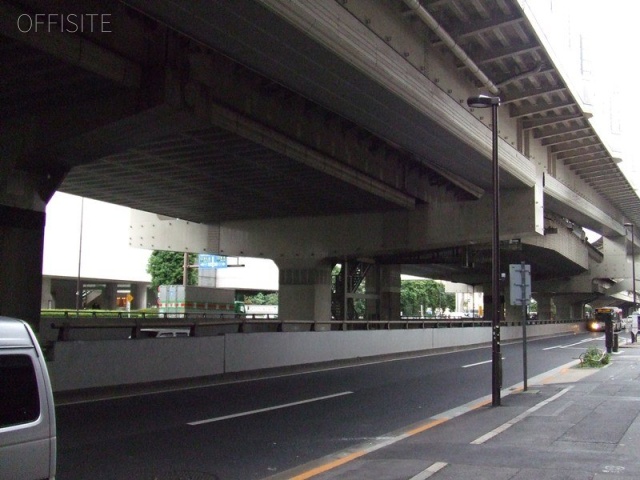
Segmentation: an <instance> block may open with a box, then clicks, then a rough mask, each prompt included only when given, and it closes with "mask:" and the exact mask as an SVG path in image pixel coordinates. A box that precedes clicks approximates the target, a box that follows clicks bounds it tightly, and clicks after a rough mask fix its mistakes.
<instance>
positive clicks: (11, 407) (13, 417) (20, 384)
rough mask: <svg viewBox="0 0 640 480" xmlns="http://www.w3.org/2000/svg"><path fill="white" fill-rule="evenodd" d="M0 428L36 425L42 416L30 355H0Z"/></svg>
mask: <svg viewBox="0 0 640 480" xmlns="http://www.w3.org/2000/svg"><path fill="white" fill-rule="evenodd" d="M0 392H2V408H0V428H3V427H8V426H10V425H18V424H20V423H28V422H33V421H35V420H37V419H38V417H39V416H40V399H39V397H38V381H37V379H36V372H35V370H34V368H33V362H32V361H31V357H29V356H28V355H0Z"/></svg>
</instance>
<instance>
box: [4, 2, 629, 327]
mask: <svg viewBox="0 0 640 480" xmlns="http://www.w3.org/2000/svg"><path fill="white" fill-rule="evenodd" d="M528 10H529V8H528V6H527V4H526V2H524V1H517V0H505V1H502V2H493V1H489V0H476V1H474V2H466V1H461V0H438V1H422V2H418V1H412V0H394V1H374V0H349V1H330V0H324V1H319V2H290V1H278V0H218V1H216V2H213V3H204V2H193V3H186V4H180V3H175V2H169V1H162V0H160V1H157V2H143V1H138V0H128V1H124V2H116V1H107V2H101V3H100V4H98V5H97V4H94V3H93V2H90V1H88V0H86V1H82V2H53V1H46V0H28V1H23V2H11V1H3V2H0V19H1V21H2V27H1V32H0V34H1V35H0V40H1V41H2V48H1V49H0V55H2V57H1V61H2V64H3V65H6V66H7V68H6V69H5V71H6V72H7V80H6V82H5V84H4V85H5V87H4V88H3V89H2V102H1V106H0V109H1V112H2V116H3V124H4V125H5V127H4V128H3V129H2V132H0V138H1V139H2V143H1V144H2V148H3V155H2V157H1V160H0V162H1V163H0V165H1V169H0V172H1V173H0V209H1V210H2V215H1V217H2V221H0V225H1V226H0V228H1V229H2V243H1V244H0V255H1V259H2V261H1V262H0V277H1V278H2V282H3V288H2V289H0V314H4V315H13V316H18V317H22V318H26V319H28V320H30V321H31V322H32V323H34V325H37V323H38V320H37V319H38V317H39V305H40V292H39V289H40V286H39V278H40V275H41V263H42V236H43V228H44V221H45V218H44V208H45V205H46V203H47V201H48V200H49V198H50V197H51V195H52V194H53V193H54V192H55V191H56V190H60V191H64V192H68V193H72V194H76V195H81V196H86V197H90V198H95V199H98V200H103V201H107V202H112V203H117V204H120V205H126V206H129V207H132V208H134V209H137V210H138V211H139V212H138V213H136V214H135V215H134V217H133V218H132V234H131V244H132V245H134V246H139V247H143V248H154V249H168V250H177V251H190V252H196V253H202V252H213V253H220V254H227V255H244V256H256V257H265V258H272V259H274V260H275V261H276V263H277V264H278V266H279V268H280V272H281V273H280V301H281V305H280V315H282V316H283V317H284V318H298V319H326V318H330V317H331V316H332V315H333V316H338V317H342V316H348V315H350V312H349V309H350V301H352V300H353V299H354V298H355V297H356V296H357V295H358V294H357V293H356V292H355V286H357V284H359V283H360V281H361V280H362V279H363V278H365V277H366V286H367V292H366V294H364V295H363V298H366V299H367V301H368V302H367V315H368V316H371V317H379V318H393V317H397V316H399V282H400V280H399V278H400V277H399V275H400V272H406V273H412V274H416V275H425V276H429V277H433V278H441V279H448V280H456V281H461V282H464V283H469V284H474V285H479V286H482V285H487V284H488V283H489V271H490V255H489V254H488V252H489V251H490V238H491V195H490V192H491V189H492V184H491V150H492V143H491V125H490V124H489V122H490V118H489V117H490V116H489V115H487V114H486V113H485V111H483V110H474V109H470V108H468V107H467V105H466V99H467V98H468V97H469V96H471V95H476V94H477V93H479V92H490V93H492V94H494V95H499V96H500V97H501V99H502V106H501V107H500V115H499V125H498V129H499V160H500V168H501V183H500V188H501V196H502V212H501V215H502V221H501V239H502V241H503V242H504V245H505V248H504V249H503V251H502V257H503V264H504V265H507V264H508V263H512V262H520V261H527V262H528V263H531V264H532V272H533V279H534V292H535V296H536V299H537V300H538V301H539V304H540V308H541V313H542V314H543V315H549V314H550V305H551V299H552V298H553V299H554V302H555V305H556V308H557V311H558V314H559V315H560V314H561V315H564V316H567V317H570V316H573V317H577V316H579V314H580V312H579V308H580V306H581V305H582V304H583V303H584V302H585V301H598V299H601V300H602V301H604V302H611V301H612V295H615V296H617V297H620V298H621V299H622V301H625V300H626V301H628V300H629V298H630V296H629V294H628V291H629V290H630V288H631V282H630V278H629V274H630V271H631V268H630V265H629V264H628V258H629V257H628V253H629V251H630V242H629V239H628V238H627V231H626V229H625V227H624V223H626V222H630V223H633V224H634V225H637V224H638V223H639V222H640V201H639V199H638V197H637V194H636V193H635V191H634V190H633V188H632V187H631V185H630V184H629V182H628V181H627V179H626V178H625V177H624V175H623V174H622V172H621V171H620V169H619V166H618V162H619V159H617V158H615V156H614V153H613V152H611V151H610V150H609V149H608V148H607V146H606V144H605V142H604V141H603V140H602V138H601V136H600V135H599V133H598V132H596V131H595V129H594V128H593V126H592V124H591V123H590V121H589V118H590V116H591V114H590V112H589V109H588V106H586V105H584V104H583V103H582V101H581V96H580V93H579V91H578V89H576V88H575V87H573V86H572V84H571V83H570V82H569V80H568V79H566V78H565V77H564V76H563V73H562V72H561V71H560V70H559V68H558V67H559V66H560V65H559V62H558V60H557V59H556V58H555V57H554V55H553V52H552V50H551V49H549V48H548V45H547V44H546V43H545V37H544V36H543V35H542V34H541V33H540V30H539V29H538V26H537V24H536V23H535V20H533V19H531V18H530V17H529V16H528ZM89 15H100V17H89ZM97 18H99V19H100V20H101V22H100V23H92V22H90V20H91V19H93V20H96V19H97ZM79 19H83V20H84V23H83V24H82V28H80V27H78V26H77V25H78V21H79ZM71 20H73V21H74V22H75V23H74V22H72V21H71ZM73 25H76V27H73ZM582 227H585V228H589V229H591V230H593V231H596V232H598V233H600V234H602V235H603V239H602V242H601V248H594V247H593V246H591V245H590V244H589V243H588V242H586V241H585V239H584V233H583V231H582ZM336 263H341V264H343V265H345V266H346V267H348V268H343V269H342V277H343V278H342V280H340V279H338V283H337V284H334V285H338V286H337V287H335V286H334V288H333V291H332V283H331V268H332V266H333V265H335V264H336ZM490 302H491V299H489V298H487V299H485V304H488V303H490ZM507 303H508V302H507Z"/></svg>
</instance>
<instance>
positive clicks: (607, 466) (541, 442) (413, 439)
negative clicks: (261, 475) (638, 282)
mask: <svg viewBox="0 0 640 480" xmlns="http://www.w3.org/2000/svg"><path fill="white" fill-rule="evenodd" d="M639 414H640V345H639V344H626V345H621V346H620V348H619V352H617V353H615V354H613V355H612V362H611V363H610V364H609V365H608V366H606V367H604V368H601V369H578V368H572V367H570V366H567V367H565V368H561V369H558V370H556V371H554V372H549V373H547V374H546V375H541V376H540V377H536V378H534V379H530V380H529V382H528V390H527V391H526V392H523V391H518V392H515V393H511V394H507V392H504V393H503V396H502V398H501V406H499V407H492V406H491V398H487V399H483V401H481V402H479V403H476V404H474V405H467V406H464V407H462V408H458V409H454V410H451V411H449V412H445V413H443V414H442V415H438V416H436V417H432V418H431V419H427V420H426V421H425V422H423V423H422V424H418V425H414V426H412V427H409V428H407V429H404V430H403V431H401V432H394V433H392V434H391V435H389V436H387V437H385V438H384V439H380V440H379V441H378V442H377V443H370V444H365V445H360V446H359V447H358V448H354V449H351V450H348V451H343V452H340V453H339V454H336V455H335V456H331V457H327V458H323V459H320V460H318V461H317V462H313V463H311V464H307V465H303V466H301V467H299V468H296V469H293V470H290V471H288V472H283V473H281V474H278V475H275V476H273V477H270V480H284V479H295V480H304V479H307V478H312V479H313V480H365V479H366V480H425V479H427V478H430V479H432V480H484V479H487V480H503V479H504V480H507V479H508V480H560V479H563V480H564V479H566V480H594V479H613V478H615V479H618V480H623V479H638V478H640V416H639Z"/></svg>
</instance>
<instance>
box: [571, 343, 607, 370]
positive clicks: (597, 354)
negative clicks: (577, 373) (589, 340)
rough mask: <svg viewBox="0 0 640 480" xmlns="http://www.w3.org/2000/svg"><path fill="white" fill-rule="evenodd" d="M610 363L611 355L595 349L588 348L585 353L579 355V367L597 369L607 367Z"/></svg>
mask: <svg viewBox="0 0 640 480" xmlns="http://www.w3.org/2000/svg"><path fill="white" fill-rule="evenodd" d="M610 361H611V355H609V354H608V353H605V352H603V351H602V350H600V349H599V348H597V347H589V348H587V351H586V352H584V353H583V354H581V355H580V365H579V366H580V367H583V368H599V367H603V366H604V365H607V364H608V363H609V362H610Z"/></svg>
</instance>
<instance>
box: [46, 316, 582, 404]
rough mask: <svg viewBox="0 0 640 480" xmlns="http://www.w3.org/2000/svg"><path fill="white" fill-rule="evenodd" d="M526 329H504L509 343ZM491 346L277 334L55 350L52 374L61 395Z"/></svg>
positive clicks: (426, 338) (479, 338)
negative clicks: (306, 365) (98, 389)
mask: <svg viewBox="0 0 640 480" xmlns="http://www.w3.org/2000/svg"><path fill="white" fill-rule="evenodd" d="M580 328H581V327H580V325H579V324H564V325H563V324H553V325H536V326H530V327H528V329H527V335H528V337H535V336H540V335H555V334H560V333H570V332H577V331H579V330H580ZM521 334H522V328H521V327H502V328H501V338H502V340H503V341H507V340H513V339H518V338H520V337H521ZM490 342H491V329H490V328H487V327H484V328H439V329H424V330H422V329H415V330H374V331H346V332H342V331H340V332H338V331H328V332H279V333H244V334H226V335H219V336H211V337H188V338H150V339H136V340H131V339H127V340H109V341H68V342H57V343H56V344H55V347H54V353H53V359H52V360H51V361H49V373H50V375H51V379H52V382H53V389H54V390H55V391H58V392H61V391H70V390H80V389H87V388H99V387H110V386H116V385H131V384H143V383H150V382H159V381H167V380H177V379H186V378H197V377H206V376H211V375H219V374H223V373H237V372H242V371H251V370H259V369H265V368H278V367H288V366H294V365H304V364H309V363H318V362H330V361H335V360H347V359H354V358H362V357H373V356H377V355H390V354H400V353H408V352H418V351H428V350H432V349H437V348H450V347H456V346H464V345H476V344H486V343H490Z"/></svg>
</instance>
